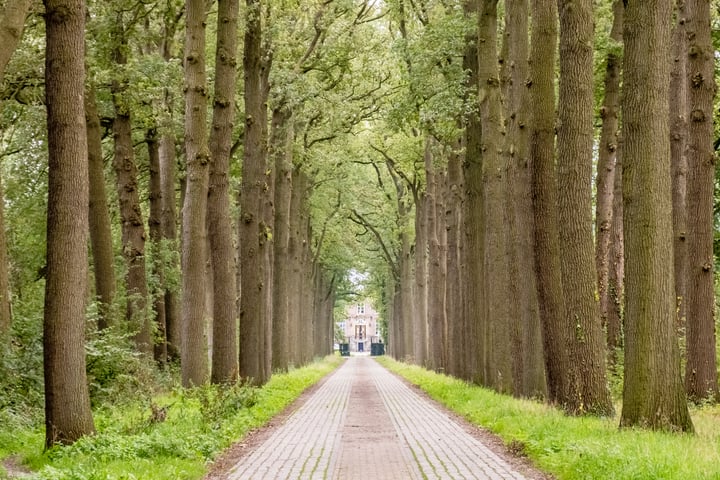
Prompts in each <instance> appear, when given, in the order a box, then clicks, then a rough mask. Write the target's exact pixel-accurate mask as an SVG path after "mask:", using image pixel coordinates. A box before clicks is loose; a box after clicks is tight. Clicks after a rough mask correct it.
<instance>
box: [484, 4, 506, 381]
mask: <svg viewBox="0 0 720 480" xmlns="http://www.w3.org/2000/svg"><path fill="white" fill-rule="evenodd" d="M478 38H479V42H478V61H479V69H478V77H479V84H480V94H479V99H480V119H481V123H482V134H481V135H482V138H481V149H482V155H483V166H482V168H483V174H482V177H483V187H482V188H483V200H484V205H483V207H484V209H485V218H484V220H485V228H484V237H483V239H482V240H481V241H484V243H485V246H484V259H483V265H484V268H485V271H484V272H483V273H484V275H483V282H482V288H484V289H485V292H486V295H487V297H486V300H487V301H486V304H485V306H484V313H483V314H482V316H481V318H480V325H479V330H478V333H479V334H480V336H483V331H484V336H485V342H486V347H487V350H486V351H485V364H484V370H485V375H484V376H485V381H486V384H487V385H488V386H491V387H493V388H495V389H496V390H497V391H499V392H508V393H509V392H512V389H513V375H512V357H511V343H510V342H511V335H510V311H509V302H510V272H509V269H508V267H509V260H510V257H509V250H508V242H507V240H508V229H507V212H506V208H505V202H506V199H507V164H506V162H505V158H504V156H503V155H502V153H501V152H502V146H503V135H504V131H503V118H502V106H501V98H500V80H499V72H498V66H497V58H498V55H497V47H496V44H497V41H496V39H497V1H494V0H490V1H485V2H483V3H482V7H481V9H480V16H479V23H478ZM481 364H482V361H481Z"/></svg>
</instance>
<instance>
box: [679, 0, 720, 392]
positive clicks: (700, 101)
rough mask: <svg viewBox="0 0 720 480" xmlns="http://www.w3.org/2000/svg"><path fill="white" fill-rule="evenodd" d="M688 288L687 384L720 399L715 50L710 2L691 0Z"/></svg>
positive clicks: (689, 25)
mask: <svg viewBox="0 0 720 480" xmlns="http://www.w3.org/2000/svg"><path fill="white" fill-rule="evenodd" d="M687 14H688V16H687V19H688V21H687V22H686V23H685V27H686V31H687V38H688V63H687V67H688V69H687V70H688V72H687V80H688V87H689V88H688V90H689V97H688V104H689V105H688V106H689V112H690V113H689V116H688V119H689V137H688V147H689V148H688V158H687V161H688V189H687V208H688V210H687V212H688V213H687V218H688V253H689V256H688V289H687V293H686V297H687V330H686V331H687V341H686V345H687V363H686V364H685V388H686V390H687V394H688V397H689V398H690V400H693V401H696V402H700V401H704V400H711V401H717V395H718V381H717V375H718V372H717V360H716V345H715V315H714V313H715V290H714V286H715V285H714V280H715V276H714V270H715V269H714V263H715V259H714V258H713V240H714V228H713V227H714V215H713V202H714V187H715V152H714V150H713V133H714V132H713V101H714V98H715V78H714V75H715V72H714V58H715V50H714V49H713V46H712V39H711V29H710V16H711V15H710V2H709V1H708V0H688V1H687Z"/></svg>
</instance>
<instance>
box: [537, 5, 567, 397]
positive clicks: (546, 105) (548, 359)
mask: <svg viewBox="0 0 720 480" xmlns="http://www.w3.org/2000/svg"><path fill="white" fill-rule="evenodd" d="M556 19H557V3H556V2H554V1H553V0H533V2H532V27H531V28H532V30H531V31H532V39H531V52H530V105H531V113H530V119H531V120H530V125H531V131H530V162H531V165H532V198H533V215H534V220H535V222H534V234H533V237H534V247H535V255H536V257H535V262H536V263H535V269H536V272H537V287H538V302H539V305H540V320H541V322H542V327H543V345H544V352H545V374H546V376H547V386H548V395H549V400H550V401H551V402H554V403H558V402H562V400H563V398H564V395H565V392H566V390H567V380H566V366H567V364H568V361H569V359H568V352H567V347H566V336H567V334H566V331H565V328H564V327H563V324H562V321H561V319H562V318H563V316H564V315H565V313H564V312H565V301H564V297H563V288H562V281H563V279H562V275H561V272H560V239H559V229H560V223H559V219H558V212H557V209H556V201H557V200H556V198H557V183H556V181H557V180H556V177H555V85H554V78H555V68H554V65H555V58H556V51H557V22H556Z"/></svg>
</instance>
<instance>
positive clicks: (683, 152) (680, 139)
mask: <svg viewBox="0 0 720 480" xmlns="http://www.w3.org/2000/svg"><path fill="white" fill-rule="evenodd" d="M676 17H677V20H676V21H675V22H674V25H673V30H672V40H671V42H672V57H673V63H672V69H671V71H670V162H671V163H670V172H671V175H672V212H673V217H672V218H673V258H674V271H675V298H676V303H677V319H676V327H677V330H678V334H679V335H683V334H684V331H685V319H686V317H687V315H686V310H687V301H686V298H685V292H686V291H687V282H688V270H687V267H688V244H687V241H686V240H687V227H688V224H687V221H688V218H687V215H688V210H687V173H688V163H687V141H688V138H687V137H688V124H687V108H688V104H687V100H688V81H687V61H688V58H687V37H686V33H685V23H686V22H685V20H686V19H685V17H686V15H685V0H678V1H677V7H676Z"/></svg>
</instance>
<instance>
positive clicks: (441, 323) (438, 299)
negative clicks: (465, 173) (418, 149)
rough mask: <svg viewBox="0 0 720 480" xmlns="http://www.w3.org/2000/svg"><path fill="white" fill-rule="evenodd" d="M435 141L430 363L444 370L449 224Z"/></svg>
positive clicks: (430, 163)
mask: <svg viewBox="0 0 720 480" xmlns="http://www.w3.org/2000/svg"><path fill="white" fill-rule="evenodd" d="M434 143H435V142H434V141H433V139H432V138H427V139H426V140H425V154H424V163H425V178H426V191H425V202H427V208H428V212H429V215H428V216H427V233H428V245H429V252H428V283H427V285H428V312H427V315H428V359H427V360H428V361H427V367H428V368H430V369H432V370H436V371H443V370H444V369H445V368H446V365H447V359H446V355H445V323H446V317H445V315H446V311H445V281H446V279H447V271H446V269H445V257H444V255H443V251H442V243H441V239H440V234H439V230H440V228H443V229H444V228H445V225H444V223H443V222H440V220H442V219H443V218H444V215H440V213H441V212H442V202H441V201H440V199H439V195H440V188H439V187H438V176H439V174H438V172H437V169H436V167H435V155H434V152H433V151H432V149H433V144H434Z"/></svg>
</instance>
